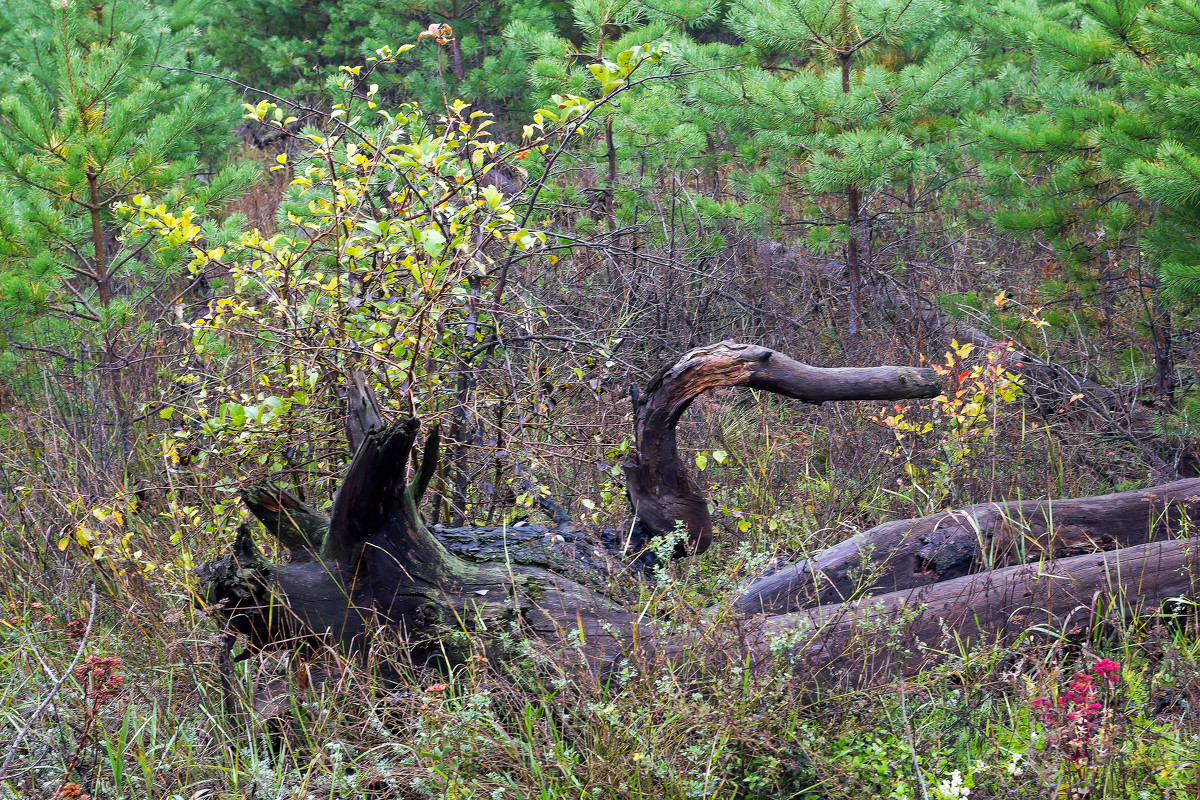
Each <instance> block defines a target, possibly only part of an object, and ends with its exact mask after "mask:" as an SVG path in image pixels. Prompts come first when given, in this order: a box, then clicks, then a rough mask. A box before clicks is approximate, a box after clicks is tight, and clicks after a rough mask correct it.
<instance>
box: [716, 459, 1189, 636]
mask: <svg viewBox="0 0 1200 800" xmlns="http://www.w3.org/2000/svg"><path fill="white" fill-rule="evenodd" d="M1197 528H1200V479H1195V478H1192V479H1188V480H1182V481H1175V482H1174V483H1168V484H1165V485H1163V486H1155V487H1153V488H1150V489H1138V490H1135V491H1130V492H1121V493H1119V494H1108V495H1100V496H1096V497H1081V498H1077V499H1072V500H1036V501H1024V502H1008V503H982V504H979V505H974V506H967V507H966V508H960V509H955V510H953V511H946V512H943V513H941V514H934V515H933V516H929V517H923V518H920V519H906V520H899V521H895V522H886V523H884V524H882V525H879V526H877V527H875V528H872V529H871V530H869V531H866V532H864V533H861V534H859V535H857V536H853V537H851V538H849V539H846V540H845V541H842V542H839V543H838V544H835V545H833V546H832V547H829V548H827V549H825V550H822V551H821V552H820V553H817V554H816V555H814V556H813V557H812V558H809V559H805V560H803V561H800V562H797V563H796V564H792V565H789V566H787V567H785V568H784V569H782V570H780V571H778V572H776V573H775V574H773V575H770V576H768V577H766V578H763V579H762V580H759V581H756V582H755V583H754V584H752V585H751V586H750V588H749V589H748V590H747V592H746V594H745V596H744V597H742V598H741V599H740V600H739V601H738V604H739V607H741V608H742V609H743V610H745V611H747V612H750V613H773V614H781V613H787V612H789V611H796V610H799V609H802V608H807V607H809V606H818V605H830V604H833V603H841V602H844V601H846V600H850V599H853V598H855V597H859V596H862V595H863V594H868V593H869V594H879V593H880V592H896V591H903V590H906V589H912V588H914V587H919V586H926V585H929V584H933V583H938V582H940V581H945V580H949V579H953V578H957V577H960V576H962V575H966V574H968V573H973V572H981V571H984V570H987V569H994V568H996V567H1005V566H1009V565H1012V564H1019V563H1024V562H1026V561H1041V560H1044V559H1046V558H1062V557H1064V556H1070V555H1077V554H1081V553H1088V552H1096V551H1105V550H1114V549H1117V548H1122V547H1129V546H1132V545H1139V544H1144V543H1146V542H1151V541H1156V540H1162V539H1169V538H1172V537H1177V536H1180V535H1182V534H1185V533H1187V532H1189V531H1191V530H1194V529H1197Z"/></svg>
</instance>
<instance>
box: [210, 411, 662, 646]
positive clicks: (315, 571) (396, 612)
mask: <svg viewBox="0 0 1200 800" xmlns="http://www.w3.org/2000/svg"><path fill="white" fill-rule="evenodd" d="M418 427H419V426H418V423H417V422H416V421H415V420H407V421H405V422H403V423H401V424H400V425H397V426H393V427H391V428H387V429H384V430H382V431H372V432H371V433H368V434H367V436H366V439H365V441H364V442H363V444H362V446H361V447H360V448H359V450H358V453H357V455H356V456H355V458H354V460H353V462H352V463H351V465H350V468H349V470H348V471H347V473H346V478H345V479H344V481H343V482H342V485H341V488H340V489H339V491H338V496H337V499H336V501H335V502H334V508H333V513H332V515H331V517H330V519H329V523H328V530H327V532H326V534H325V535H324V537H323V539H322V542H321V543H320V545H318V546H316V547H315V548H313V549H312V550H311V551H310V553H311V557H309V558H302V559H299V560H296V559H295V558H294V559H293V561H292V562H291V563H287V564H269V563H267V562H266V560H265V559H264V558H263V557H262V555H261V554H260V553H258V552H257V550H256V549H255V548H254V547H253V544H252V542H249V541H248V540H247V537H246V535H245V532H244V531H243V534H242V535H239V537H238V543H237V545H236V546H235V549H234V552H233V553H232V554H230V555H229V556H226V557H225V558H223V559H219V560H217V561H214V562H210V563H209V564H206V565H204V566H203V567H201V568H200V570H199V576H200V580H201V588H202V599H203V600H204V601H205V602H206V603H207V604H209V605H220V606H221V611H220V613H221V614H222V615H224V616H225V617H226V619H227V620H228V624H229V626H230V628H231V629H232V630H233V631H234V632H236V633H239V634H242V635H244V636H245V637H246V639H247V641H248V642H249V643H250V644H251V645H252V646H258V647H264V646H269V645H272V644H281V643H287V642H292V643H294V642H297V641H301V640H313V639H318V640H321V641H332V642H334V643H337V644H339V645H340V646H341V647H343V648H344V649H345V650H347V651H349V652H364V651H365V649H366V647H367V645H368V641H367V634H368V631H370V630H372V629H375V628H377V627H382V628H386V629H389V630H391V631H392V632H393V634H395V635H398V636H401V637H403V638H404V639H405V640H406V641H407V642H408V645H409V647H410V649H411V653H412V656H413V658H414V659H415V660H416V661H417V662H418V663H420V662H422V661H426V660H443V659H449V660H450V661H458V660H461V659H462V658H465V657H466V656H467V655H469V652H466V651H464V650H463V645H462V644H456V640H454V639H453V637H451V636H449V634H451V633H452V632H455V631H460V632H461V631H481V632H483V631H492V632H507V631H510V630H511V629H513V627H514V626H516V627H517V628H519V629H521V630H524V631H525V632H526V633H527V634H528V635H530V636H533V637H535V638H538V639H542V640H544V641H546V642H549V643H554V642H559V641H563V640H562V639H561V637H562V636H564V635H574V636H579V635H580V633H582V636H583V639H582V641H583V642H584V644H581V645H579V646H578V647H576V648H575V650H574V651H573V653H574V654H575V655H576V656H578V657H579V658H581V659H582V660H583V661H584V662H586V663H587V664H588V665H590V666H591V667H593V668H594V669H597V670H599V669H602V668H603V667H604V665H606V664H608V663H610V661H611V660H612V659H614V658H616V657H617V656H618V655H619V653H620V652H621V649H622V647H625V646H628V643H627V642H624V641H623V640H622V639H621V637H622V636H630V637H632V636H635V635H636V634H637V631H638V627H639V626H638V623H637V621H636V615H635V614H633V613H631V612H629V611H626V610H625V609H622V608H620V607H619V606H617V605H616V604H615V603H613V602H612V601H610V600H608V599H607V598H605V597H604V596H602V595H600V594H598V593H597V592H595V591H593V590H591V589H588V588H587V587H585V586H583V585H582V584H579V583H577V582H575V581H572V580H570V579H568V578H565V577H563V576H560V575H557V574H555V573H553V572H550V571H548V570H545V569H542V568H539V567H534V566H529V565H524V564H517V563H513V562H511V561H509V562H504V561H497V562H484V563H476V562H472V561H468V560H466V559H463V558H459V557H458V556H455V555H453V554H452V553H450V552H449V551H448V550H446V548H445V547H443V546H442V544H441V543H440V542H439V541H438V540H437V539H436V538H435V537H434V535H433V534H432V533H431V532H430V530H429V529H428V528H427V527H426V525H425V523H424V522H423V520H422V519H421V516H420V513H419V511H418V505H419V503H420V498H421V496H422V495H423V494H424V492H425V489H426V488H427V486H428V483H429V479H430V478H431V477H432V475H433V471H434V467H435V464H436V461H437V454H438V434H437V430H436V429H433V431H431V432H430V434H429V436H428V439H427V441H426V445H425V452H424V455H423V457H422V458H421V459H420V460H419V461H418V466H417V468H416V474H415V476H414V479H413V480H412V481H411V482H408V481H407V479H406V471H407V465H408V462H409V455H410V452H411V450H412V448H413V445H414V443H415V441H416V438H417V433H418ZM276 506H277V504H276V503H271V502H268V503H266V504H265V505H263V504H259V506H258V508H259V509H263V508H265V509H267V511H266V514H267V520H268V524H270V523H271V522H276V521H278V520H280V519H285V520H293V519H295V515H294V513H293V515H292V516H288V515H285V514H280V513H279V512H278V511H277V510H276ZM293 512H294V509H293ZM286 527H288V526H287V525H285V524H278V525H277V526H276V527H275V531H276V532H278V531H281V530H283V529H285V528H286ZM298 527H299V526H298ZM284 536H285V537H286V538H281V542H283V543H285V544H287V543H288V542H295V541H296V538H295V532H294V531H292V532H290V533H288V534H284ZM572 632H580V633H575V634H572ZM571 641H575V640H571Z"/></svg>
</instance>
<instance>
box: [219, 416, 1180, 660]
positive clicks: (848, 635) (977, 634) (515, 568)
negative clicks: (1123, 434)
mask: <svg viewBox="0 0 1200 800" xmlns="http://www.w3.org/2000/svg"><path fill="white" fill-rule="evenodd" d="M416 437H417V423H416V422H414V421H412V420H409V421H406V422H405V423H402V424H401V425H399V426H395V427H392V428H388V429H385V430H383V431H376V432H373V433H371V434H369V435H368V436H367V439H366V441H365V443H364V444H363V446H362V447H361V448H360V450H359V453H358V455H357V456H356V457H355V459H354V462H353V463H352V464H351V467H350V470H349V471H348V473H347V476H346V479H345V481H344V482H343V486H342V489H341V491H340V492H339V494H338V500H337V502H336V503H335V508H334V514H333V516H332V518H331V521H330V525H329V530H328V533H327V534H326V536H325V538H324V541H323V543H322V544H321V545H320V546H319V547H318V548H317V549H316V550H315V551H314V552H313V553H312V556H313V557H312V559H311V560H309V561H300V562H293V563H288V564H281V565H271V564H267V563H266V562H265V560H264V559H263V557H262V556H261V554H260V553H258V552H257V550H256V548H254V547H253V543H252V542H251V541H249V536H248V531H246V530H245V529H243V531H242V533H241V534H240V535H239V537H238V543H237V546H236V547H235V552H234V553H233V554H231V555H230V556H227V557H226V558H225V559H222V560H219V561H217V562H212V563H210V564H207V565H205V567H203V568H202V569H201V578H202V582H203V584H204V591H205V599H206V601H207V602H209V603H218V602H220V601H224V602H223V604H222V610H221V613H222V614H224V615H225V616H226V618H227V619H228V621H229V625H230V627H231V628H232V629H233V630H235V631H237V632H238V633H242V634H244V635H245V636H246V637H247V639H248V640H249V641H250V642H251V643H252V644H254V645H258V646H268V645H272V644H281V643H294V642H296V641H297V640H299V639H320V640H323V641H329V640H333V641H334V642H337V643H339V644H340V645H341V646H343V647H344V648H345V649H346V650H348V651H351V652H360V653H362V652H366V651H367V649H368V647H367V646H368V644H369V641H368V637H369V633H370V632H372V631H384V632H387V635H389V636H395V637H400V638H403V639H404V640H405V641H406V642H407V645H408V647H409V648H410V652H411V653H412V656H413V658H414V659H415V660H416V661H417V662H418V663H420V662H423V661H431V660H432V661H446V660H449V661H450V662H455V661H460V660H462V659H464V658H465V657H466V656H468V655H469V654H470V651H469V650H468V649H467V645H466V643H465V642H464V639H463V637H461V636H456V635H455V634H459V633H463V632H467V633H474V634H478V637H477V639H476V640H477V641H483V642H485V643H488V642H490V643H491V645H493V647H490V648H489V655H490V656H492V657H497V658H501V657H503V656H504V655H505V653H504V652H503V651H502V650H499V649H496V648H498V647H499V645H497V644H496V643H497V642H499V641H500V640H501V639H502V638H503V637H499V636H491V637H489V633H490V634H498V633H508V632H510V631H514V630H516V631H520V632H521V633H523V634H524V635H526V636H529V637H533V638H535V639H537V640H540V641H541V642H543V643H544V644H545V645H546V646H547V647H548V648H550V649H552V650H553V651H555V652H557V653H558V654H559V656H560V657H561V658H563V659H564V660H565V661H567V662H569V663H573V664H576V665H579V666H582V667H585V668H587V669H589V670H591V671H592V672H594V673H598V674H603V673H605V672H607V671H608V670H610V669H612V668H613V667H615V666H617V665H619V664H620V663H621V659H623V658H625V657H630V656H637V657H657V658H662V659H685V660H686V659H689V658H694V657H695V656H696V655H697V654H698V653H700V649H699V648H701V647H702V646H703V647H708V648H713V649H715V650H717V651H718V652H719V653H720V654H721V656H722V657H723V658H734V657H736V658H744V657H748V658H749V659H750V661H751V663H756V664H764V663H765V662H766V660H767V659H768V658H770V657H771V656H772V654H778V653H779V652H781V651H788V650H790V651H793V652H794V653H795V654H796V656H797V657H798V659H799V661H798V663H799V664H801V665H802V667H803V669H804V670H806V671H811V672H812V674H813V675H814V676H818V677H820V678H821V679H822V680H824V681H833V680H835V679H841V678H846V677H847V676H849V677H850V678H851V679H853V680H854V681H856V682H862V681H869V680H874V679H876V678H878V677H879V676H880V675H882V674H883V672H884V671H885V670H905V671H913V670H916V669H919V668H920V667H921V665H922V664H924V663H925V662H926V661H927V660H928V659H929V658H935V657H937V656H938V654H939V653H940V652H942V651H945V650H946V649H947V648H950V649H953V648H956V647H957V644H956V642H959V641H961V642H964V643H966V642H979V641H984V640H988V641H993V640H994V641H1011V640H1012V639H1013V638H1015V637H1016V636H1019V635H1022V634H1023V633H1025V632H1027V631H1029V630H1031V629H1035V628H1036V629H1038V630H1043V631H1061V632H1065V633H1067V634H1069V633H1071V632H1073V631H1074V630H1075V629H1076V628H1077V627H1079V626H1085V625H1087V624H1088V623H1089V622H1090V620H1092V618H1093V616H1094V615H1095V614H1101V615H1102V616H1104V618H1106V619H1115V618H1122V619H1124V618H1129V617H1130V616H1132V615H1133V614H1134V613H1137V612H1138V611H1139V610H1143V609H1151V610H1153V608H1154V607H1155V606H1156V605H1157V604H1159V603H1161V602H1162V601H1164V600H1167V599H1170V598H1176V597H1181V598H1190V597H1194V596H1195V588H1196V577H1197V576H1196V572H1195V567H1197V566H1200V565H1197V563H1196V559H1197V556H1198V553H1197V546H1198V544H1200V540H1197V539H1175V540H1170V541H1162V542H1152V543H1150V544H1145V545H1139V546H1136V547H1126V548H1122V549H1120V550H1116V551H1112V552H1104V553H1093V554H1088V555H1082V556H1075V557H1072V558H1066V559H1061V560H1047V561H1042V562H1039V563H1036V564H1023V565H1017V566H1012V567H1006V568H1002V569H996V570H991V571H988V572H984V573H981V574H976V575H967V576H964V577H960V578H956V579H952V580H944V581H940V582H937V583H932V584H926V585H923V586H917V587H914V588H909V589H906V590H904V591H899V592H891V593H886V594H881V595H878V596H875V597H872V598H868V599H863V600H857V601H850V602H847V603H838V604H833V605H828V606H821V607H817V608H809V609H804V610H801V611H798V612H794V613H790V614H772V615H769V616H765V617H761V618H759V619H757V620H751V621H750V622H748V623H747V624H746V625H745V626H744V628H743V629H741V630H739V628H740V627H742V626H738V625H733V626H731V627H730V628H729V629H727V630H725V629H717V630H709V631H707V632H701V633H699V634H697V633H686V634H678V633H671V632H669V631H666V630H664V629H663V628H662V627H661V626H660V625H659V624H658V623H657V622H656V621H655V620H653V619H650V618H646V617H644V616H643V615H641V614H639V613H635V612H633V611H630V610H628V609H625V608H623V607H621V606H620V605H618V604H617V603H615V602H613V601H612V600H610V599H608V598H606V597H604V596H603V595H601V594H599V593H597V592H595V591H593V590H591V589H588V588H587V587H585V586H583V585H582V584H580V583H578V582H576V581H573V580H570V579H568V578H565V577H563V576H561V575H558V574H556V573H554V572H551V571H549V570H545V569H541V568H538V567H533V566H528V565H522V564H515V563H512V562H511V561H510V562H490V563H473V562H470V561H467V560H464V559H461V558H459V557H457V556H455V555H453V554H451V553H450V552H448V551H447V550H446V549H445V548H444V547H443V546H442V545H441V543H440V542H438V540H437V539H436V538H435V537H434V536H433V534H432V533H431V532H430V531H429V529H428V528H427V527H426V526H425V525H424V523H423V522H422V521H421V519H420V515H419V513H418V511H417V504H418V502H419V499H420V496H421V493H422V492H423V491H424V489H425V487H426V485H427V483H428V477H429V476H430V475H431V474H432V471H433V464H434V462H435V459H436V458H437V446H438V441H437V433H436V430H435V431H433V432H431V434H430V436H429V439H428V441H427V443H426V447H425V452H424V455H423V457H422V458H421V459H420V461H419V465H418V467H417V469H416V475H415V478H414V480H413V481H412V482H411V483H409V482H407V481H406V478H405V475H406V465H407V462H408V460H409V453H410V451H411V449H412V446H413V443H414V442H415V440H416ZM1090 500H1092V501H1093V502H1097V503H1099V504H1100V505H1102V504H1103V502H1108V501H1105V500H1104V499H1103V498H1090ZM1185 502H1188V501H1185ZM1097 507H1099V505H1098V506H1097ZM271 518H272V519H275V518H276V517H271ZM741 604H742V605H743V606H745V605H746V599H745V598H743V599H742V602H741ZM781 642H782V643H783V644H782V645H781ZM885 644H886V646H885ZM839 676H840V677H839Z"/></svg>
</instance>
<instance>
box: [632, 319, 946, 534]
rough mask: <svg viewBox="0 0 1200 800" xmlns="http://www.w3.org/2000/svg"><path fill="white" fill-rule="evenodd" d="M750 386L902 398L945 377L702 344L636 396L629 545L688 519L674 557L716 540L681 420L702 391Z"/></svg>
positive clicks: (933, 387)
mask: <svg viewBox="0 0 1200 800" xmlns="http://www.w3.org/2000/svg"><path fill="white" fill-rule="evenodd" d="M719 386H748V387H750V388H752V389H763V390H766V391H769V392H774V393H775V394H781V395H783V396H785V397H791V398H793V399H796V400H802V401H803V402H806V403H813V404H818V405H819V404H820V403H824V402H827V401H831V400H901V399H906V398H919V397H933V396H935V395H937V393H938V392H939V391H941V380H940V379H939V378H938V377H937V373H935V372H934V371H933V370H932V369H927V368H923V367H869V368H863V369H846V368H838V369H825V368H821V367H810V366H808V365H807V364H801V363H799V362H797V361H794V360H792V359H791V358H788V357H787V356H785V355H783V354H782V353H777V352H775V351H773V350H770V349H768V348H766V347H759V346H758V345H749V344H738V343H736V342H733V341H726V342H721V343H719V344H715V345H709V346H707V347H699V348H696V349H695V350H692V351H690V352H688V353H685V354H684V355H683V356H682V357H681V358H680V359H679V360H678V361H677V362H675V363H674V364H673V365H671V366H669V367H666V368H665V369H663V370H662V371H661V372H659V373H658V374H657V375H656V376H654V378H652V379H651V380H650V383H649V384H648V385H647V387H646V392H645V393H644V394H639V393H638V392H637V391H636V389H634V390H631V393H632V394H633V396H634V403H633V406H634V415H635V418H634V426H635V434H636V438H637V452H636V455H634V456H633V457H632V458H631V459H629V460H628V461H626V462H625V464H624V465H623V466H624V471H625V482H626V484H625V485H626V492H627V493H628V494H629V500H630V503H631V504H632V506H633V510H634V514H635V515H636V517H637V522H636V524H635V526H634V534H633V536H632V538H631V544H632V546H633V547H634V548H636V549H640V548H642V547H645V546H646V545H647V544H648V543H649V542H651V541H652V540H653V539H654V538H656V537H662V536H669V535H671V534H672V533H673V532H674V530H675V527H676V524H679V523H682V525H683V527H684V529H685V531H686V538H685V539H684V541H683V542H681V543H680V544H679V546H678V548H677V550H676V555H688V554H699V553H703V552H704V551H705V550H707V549H708V546H709V544H710V543H711V541H712V517H711V515H710V514H709V511H708V498H706V497H705V496H704V495H703V494H701V493H700V490H699V489H698V488H697V487H696V485H695V483H693V481H692V479H691V477H690V476H689V475H688V471H687V468H686V467H685V466H684V463H683V461H682V459H680V457H679V447H678V441H677V437H676V433H675V426H676V425H677V424H678V422H679V419H680V417H681V416H682V415H683V412H684V411H686V410H687V408H688V406H690V405H691V404H692V401H693V400H695V399H696V397H697V396H699V395H700V394H701V393H702V392H704V391H706V390H708V389H713V388H716V387H719Z"/></svg>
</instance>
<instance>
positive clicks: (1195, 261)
mask: <svg viewBox="0 0 1200 800" xmlns="http://www.w3.org/2000/svg"><path fill="white" fill-rule="evenodd" d="M975 19H976V21H977V22H978V24H979V27H980V29H982V30H984V31H986V32H987V34H988V35H989V36H1002V37H1004V38H1005V40H1006V43H1007V44H1008V45H1009V47H1010V48H1012V49H1014V50H1018V51H1023V52H1024V53H1025V55H1026V57H1027V59H1028V64H1029V66H1028V74H1025V75H1020V76H1011V75H1010V76H1002V77H1009V78H1010V80H1009V81H1008V85H1007V87H1006V88H1007V91H1008V93H1009V96H1010V97H1011V98H1012V102H1011V104H1010V107H1009V108H1007V109H1003V110H999V111H996V112H995V113H993V114H992V115H990V116H988V117H986V118H984V119H983V120H982V121H981V122H980V123H979V126H978V127H979V130H980V132H981V133H982V134H983V135H984V137H985V139H986V141H987V142H988V144H989V145H990V146H991V148H992V151H993V153H992V157H991V159H990V162H987V163H990V164H991V168H990V169H989V170H988V172H987V174H988V175H989V177H990V178H991V179H992V181H991V185H992V187H993V190H994V191H995V192H996V193H997V195H998V196H999V197H1000V199H1001V200H1002V201H1004V203H1005V206H1006V209H1005V211H1004V212H1003V213H1002V214H1000V215H999V221H1000V222H1001V223H1002V224H1004V225H1007V226H1009V227H1011V228H1013V229H1016V230H1024V231H1032V232H1037V233H1038V234H1040V235H1041V236H1042V237H1044V238H1045V239H1046V240H1047V241H1049V242H1051V243H1052V244H1054V245H1055V246H1056V249H1057V250H1058V253H1059V254H1060V256H1061V261H1062V263H1063V264H1064V266H1065V267H1066V270H1067V277H1068V279H1069V281H1070V284H1071V286H1072V288H1073V289H1074V290H1075V291H1078V292H1079V293H1081V294H1084V295H1088V294H1092V293H1094V294H1097V295H1099V296H1100V297H1101V298H1102V300H1103V306H1104V316H1105V317H1107V315H1108V313H1109V309H1110V308H1111V307H1112V306H1113V305H1114V304H1115V303H1116V302H1117V300H1116V298H1115V295H1117V294H1118V292H1119V291H1120V290H1119V289H1118V287H1123V286H1124V287H1129V288H1130V289H1131V291H1132V297H1130V298H1129V307H1132V308H1136V309H1139V311H1138V313H1139V315H1140V316H1141V319H1140V320H1139V321H1140V323H1141V324H1142V325H1144V326H1145V327H1146V329H1147V330H1148V331H1149V333H1150V341H1151V348H1152V350H1153V353H1154V361H1155V375H1154V386H1155V392H1156V394H1157V395H1158V398H1159V400H1160V401H1161V402H1162V403H1163V404H1164V405H1170V404H1171V403H1172V402H1173V401H1174V393H1175V388H1176V383H1177V381H1176V377H1175V366H1174V356H1173V349H1172V328H1173V327H1174V321H1173V319H1172V313H1171V307H1170V305H1169V303H1164V302H1162V301H1163V300H1164V299H1166V300H1167V301H1175V302H1176V306H1175V308H1176V310H1183V311H1187V312H1191V311H1193V310H1194V309H1195V308H1196V307H1197V306H1198V305H1200V244H1198V243H1197V238H1196V231H1197V230H1198V229H1200V105H1198V104H1197V102H1196V98H1197V97H1200V77H1198V75H1197V72H1196V65H1195V56H1194V55H1193V54H1194V53H1196V52H1200V4H1198V3H1196V2H1194V0H1170V2H1163V3H1154V2H1147V1H1146V0H1088V2H1082V3H1079V4H1077V5H1075V4H1065V5H1064V4H1057V3H1055V4H1050V3H1046V4H1042V3H1038V2H1034V1H1032V0H1017V1H1014V2H1006V3H1002V4H1000V5H999V6H995V7H990V8H988V9H986V10H981V11H978V12H977V13H976V14H975ZM1014 110H1019V111H1023V112H1024V113H1017V114H1013V113H1012V112H1013V111H1014ZM1122 294H1125V292H1122Z"/></svg>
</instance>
